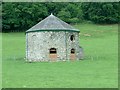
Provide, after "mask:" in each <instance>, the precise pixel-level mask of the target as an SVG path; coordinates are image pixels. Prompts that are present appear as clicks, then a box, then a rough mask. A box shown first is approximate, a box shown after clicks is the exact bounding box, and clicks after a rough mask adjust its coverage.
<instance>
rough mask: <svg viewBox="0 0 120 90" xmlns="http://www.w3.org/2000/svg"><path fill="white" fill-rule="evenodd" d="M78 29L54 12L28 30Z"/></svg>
mask: <svg viewBox="0 0 120 90" xmlns="http://www.w3.org/2000/svg"><path fill="white" fill-rule="evenodd" d="M51 30H54V31H77V32H79V30H78V29H75V28H73V27H72V26H71V25H69V24H67V23H66V22H64V21H62V20H61V19H59V18H57V17H56V16H54V15H53V14H51V15H49V16H48V17H47V18H45V19H44V20H42V21H41V22H39V23H38V24H36V25H34V26H33V27H32V28H30V29H29V30H27V31H26V32H37V31H51Z"/></svg>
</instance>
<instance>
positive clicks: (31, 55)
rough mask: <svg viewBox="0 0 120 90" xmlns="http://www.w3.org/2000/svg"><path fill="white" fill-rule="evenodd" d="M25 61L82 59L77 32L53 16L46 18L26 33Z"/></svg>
mask: <svg viewBox="0 0 120 90" xmlns="http://www.w3.org/2000/svg"><path fill="white" fill-rule="evenodd" d="M50 21H51V22H50ZM53 22H54V23H53ZM59 24H60V25H59ZM48 25H50V26H51V27H52V28H50V26H48ZM55 25H57V26H55ZM57 27H58V29H57ZM26 59H27V60H28V61H30V62H32V61H69V60H80V59H83V49H82V48H81V46H79V30H77V29H74V28H73V27H72V26H70V25H69V24H67V23H65V22H64V21H62V20H60V19H59V18H57V17H55V16H54V15H50V16H48V17H47V18H46V19H44V20H43V21H41V22H40V23H38V24H37V26H36V25H35V26H33V27H32V28H31V29H29V30H28V31H26Z"/></svg>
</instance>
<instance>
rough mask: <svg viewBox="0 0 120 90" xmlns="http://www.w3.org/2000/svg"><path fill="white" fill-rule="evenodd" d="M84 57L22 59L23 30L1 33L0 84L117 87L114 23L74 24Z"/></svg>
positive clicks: (9, 86)
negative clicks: (32, 61)
mask: <svg viewBox="0 0 120 90" xmlns="http://www.w3.org/2000/svg"><path fill="white" fill-rule="evenodd" d="M74 27H76V28H78V29H80V30H81V34H80V45H81V46H82V47H83V49H84V54H85V57H84V60H82V61H75V62H38V63H37V62H36V63H27V62H25V59H24V57H25V34H24V33H3V34H2V38H3V39H2V40H3V41H2V46H3V48H2V55H3V56H2V57H3V58H2V85H3V86H2V87H3V88H117V87H118V52H117V51H118V25H117V24H116V25H95V24H77V25H74ZM0 35H1V34H0Z"/></svg>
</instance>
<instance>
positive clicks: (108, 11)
mask: <svg viewBox="0 0 120 90" xmlns="http://www.w3.org/2000/svg"><path fill="white" fill-rule="evenodd" d="M118 7H119V3H103V2H101V3H98V2H96V3H93V2H91V3H83V4H82V10H83V12H84V13H85V14H84V18H85V19H87V20H91V21H93V22H95V23H103V24H104V23H107V24H110V23H118V18H120V16H119V15H118V12H119V11H118V10H119V9H118Z"/></svg>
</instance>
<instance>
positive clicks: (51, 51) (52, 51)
mask: <svg viewBox="0 0 120 90" xmlns="http://www.w3.org/2000/svg"><path fill="white" fill-rule="evenodd" d="M49 58H50V60H51V61H56V60H57V50H56V48H50V49H49Z"/></svg>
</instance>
